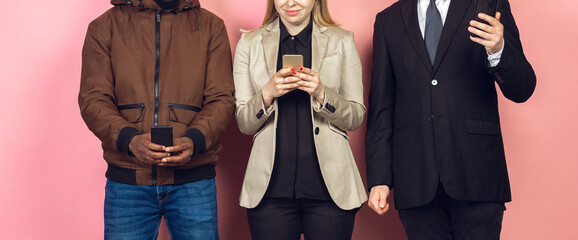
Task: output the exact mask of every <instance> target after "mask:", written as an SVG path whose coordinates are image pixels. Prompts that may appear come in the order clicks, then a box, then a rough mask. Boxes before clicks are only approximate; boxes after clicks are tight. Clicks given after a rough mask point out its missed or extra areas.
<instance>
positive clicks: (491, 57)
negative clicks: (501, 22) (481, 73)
mask: <svg viewBox="0 0 578 240" xmlns="http://www.w3.org/2000/svg"><path fill="white" fill-rule="evenodd" d="M505 47H506V44H504V45H503V46H502V49H500V51H498V52H497V53H494V54H488V62H489V63H490V67H495V66H498V63H500V59H501V58H502V52H504V48H505ZM486 53H487V52H486Z"/></svg>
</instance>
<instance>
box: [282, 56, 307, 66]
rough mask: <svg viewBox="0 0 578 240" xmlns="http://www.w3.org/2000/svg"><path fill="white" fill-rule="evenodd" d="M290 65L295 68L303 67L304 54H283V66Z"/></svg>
mask: <svg viewBox="0 0 578 240" xmlns="http://www.w3.org/2000/svg"><path fill="white" fill-rule="evenodd" d="M290 67H293V68H295V69H298V68H299V67H303V55H289V54H287V55H283V68H290Z"/></svg>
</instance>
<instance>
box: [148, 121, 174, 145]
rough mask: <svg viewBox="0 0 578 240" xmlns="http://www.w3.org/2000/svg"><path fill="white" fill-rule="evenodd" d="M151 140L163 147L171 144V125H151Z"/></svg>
mask: <svg viewBox="0 0 578 240" xmlns="http://www.w3.org/2000/svg"><path fill="white" fill-rule="evenodd" d="M151 141H152V142H153V143H156V144H159V145H163V146H165V147H168V146H172V145H173V127H171V126H153V127H151Z"/></svg>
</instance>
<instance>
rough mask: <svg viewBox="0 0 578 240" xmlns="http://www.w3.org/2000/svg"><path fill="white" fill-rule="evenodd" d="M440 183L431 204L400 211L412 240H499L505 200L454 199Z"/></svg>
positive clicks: (402, 220)
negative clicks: (477, 200)
mask: <svg viewBox="0 0 578 240" xmlns="http://www.w3.org/2000/svg"><path fill="white" fill-rule="evenodd" d="M439 185H440V186H439V187H438V190H437V193H436V196H435V198H434V200H433V201H432V202H431V203H429V204H428V205H425V206H421V207H417V208H410V209H403V210H401V209H400V210H399V217H400V219H401V222H402V223H403V226H404V228H405V232H406V234H407V237H408V239H409V240H422V239H423V240H426V239H427V240H437V239H439V240H478V239H479V240H493V239H500V232H501V230H502V219H503V216H504V210H506V207H505V205H504V203H503V202H475V201H461V200H454V199H451V198H450V197H449V196H448V195H447V193H446V192H445V191H444V189H443V187H441V183H440V184H439Z"/></svg>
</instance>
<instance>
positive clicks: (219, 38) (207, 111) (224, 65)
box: [185, 19, 234, 156]
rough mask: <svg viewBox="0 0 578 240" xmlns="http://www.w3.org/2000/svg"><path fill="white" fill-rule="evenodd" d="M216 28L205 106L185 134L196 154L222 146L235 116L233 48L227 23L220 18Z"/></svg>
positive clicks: (206, 83) (212, 37) (206, 85)
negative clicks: (223, 136)
mask: <svg viewBox="0 0 578 240" xmlns="http://www.w3.org/2000/svg"><path fill="white" fill-rule="evenodd" d="M213 28H214V29H213V30H212V31H211V40H210V43H209V50H208V52H207V54H208V56H207V64H206V75H205V88H204V91H203V107H202V108H201V110H200V111H199V113H198V114H197V115H196V116H195V118H194V119H193V121H192V123H191V125H190V126H189V127H188V129H187V131H186V133H185V136H186V137H189V138H190V139H191V140H192V141H193V143H194V146H195V148H194V153H193V154H194V155H197V154H199V153H202V152H204V151H205V150H206V149H210V148H212V147H213V146H214V145H215V144H218V142H219V138H220V137H221V135H222V134H223V133H224V132H225V130H226V129H227V126H228V125H229V123H230V121H231V118H232V117H233V109H234V100H233V91H234V86H233V75H232V71H231V69H232V63H231V62H232V60H231V46H230V45H229V38H228V36H227V29H226V28H225V24H224V23H223V21H222V20H220V19H219V21H218V22H217V23H216V24H215V25H214V26H213ZM194 155H193V156H194Z"/></svg>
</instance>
